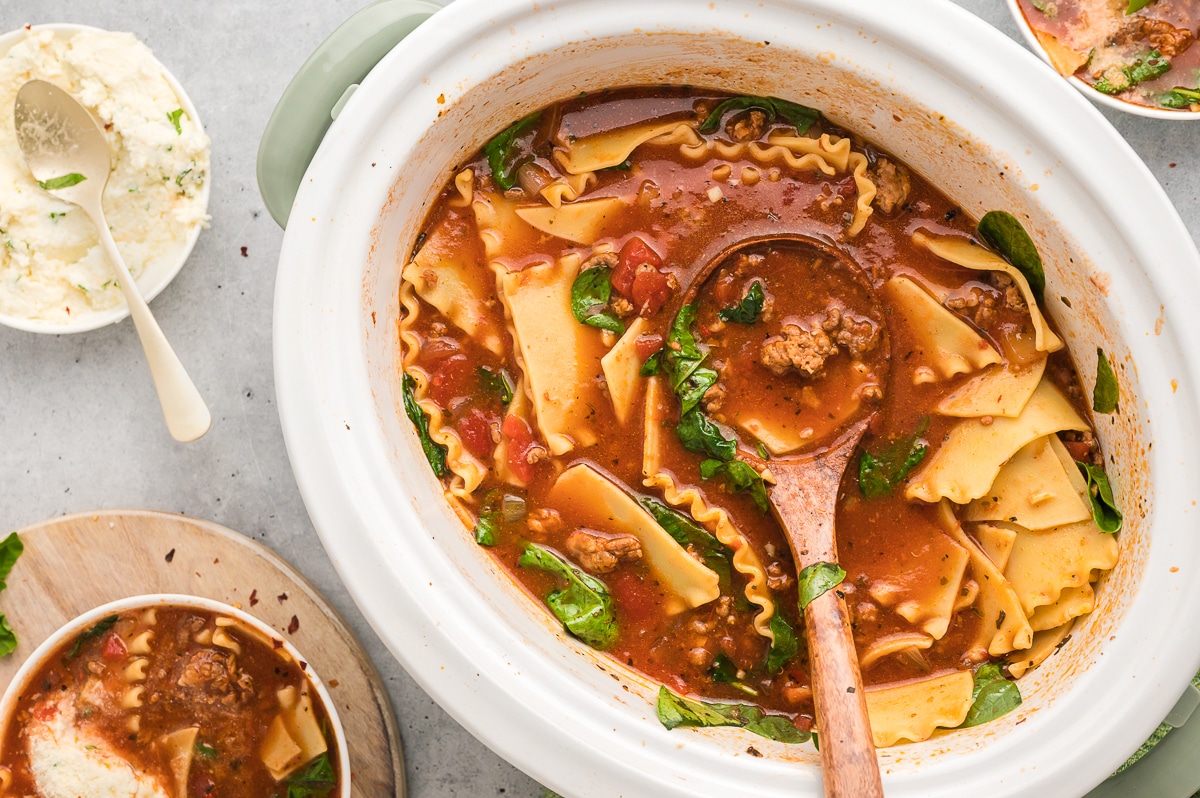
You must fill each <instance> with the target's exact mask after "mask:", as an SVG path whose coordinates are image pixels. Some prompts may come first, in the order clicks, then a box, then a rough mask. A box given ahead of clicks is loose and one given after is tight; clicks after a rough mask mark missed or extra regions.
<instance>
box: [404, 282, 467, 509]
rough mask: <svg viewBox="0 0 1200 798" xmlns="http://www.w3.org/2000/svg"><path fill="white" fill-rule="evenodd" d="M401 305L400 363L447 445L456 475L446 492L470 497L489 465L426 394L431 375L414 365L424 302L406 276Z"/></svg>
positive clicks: (438, 438)
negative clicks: (446, 423)
mask: <svg viewBox="0 0 1200 798" xmlns="http://www.w3.org/2000/svg"><path fill="white" fill-rule="evenodd" d="M400 305H401V307H402V308H403V312H402V313H401V314H400V324H399V328H400V360H401V367H402V369H403V371H404V373H405V374H408V375H409V376H410V377H412V379H413V383H414V387H413V396H414V398H415V399H416V400H417V405H418V406H419V407H420V408H421V410H422V411H423V412H424V413H425V416H426V418H427V419H428V424H429V437H430V438H431V439H432V440H433V441H434V442H435V443H440V444H441V445H442V446H445V447H446V467H447V468H448V469H449V470H450V473H451V474H452V475H453V476H452V477H451V478H450V487H449V488H448V489H447V492H448V493H449V494H450V495H451V496H454V497H456V498H459V499H467V498H469V497H470V495H471V494H472V493H473V492H474V491H475V489H476V488H478V487H479V484H480V483H481V482H483V478H484V477H485V476H486V475H487V467H486V466H485V465H484V464H483V463H481V462H479V461H478V460H477V459H475V457H474V456H473V455H472V454H471V453H470V452H468V451H467V450H466V449H464V448H463V445H462V439H460V438H459V437H458V433H457V432H455V431H454V430H453V429H451V428H450V427H446V426H444V425H443V424H442V418H443V416H442V408H440V407H439V406H438V404H437V403H436V402H434V401H433V400H432V399H430V398H428V396H427V394H428V386H429V375H427V374H426V373H425V371H424V370H423V369H421V368H419V367H417V366H416V365H415V362H416V359H417V357H418V355H419V354H420V352H421V338H420V336H419V335H417V334H416V333H415V332H414V331H413V325H414V324H416V322H417V318H418V317H419V315H420V313H421V304H420V302H419V301H418V300H417V296H416V290H415V289H414V288H413V285H412V283H409V282H407V281H404V280H402V281H401V282H400Z"/></svg>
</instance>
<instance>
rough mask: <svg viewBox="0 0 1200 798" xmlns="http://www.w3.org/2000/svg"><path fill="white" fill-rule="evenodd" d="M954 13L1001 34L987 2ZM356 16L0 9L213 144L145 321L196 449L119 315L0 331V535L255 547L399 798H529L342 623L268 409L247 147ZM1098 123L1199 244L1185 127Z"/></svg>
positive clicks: (147, 6)
mask: <svg viewBox="0 0 1200 798" xmlns="http://www.w3.org/2000/svg"><path fill="white" fill-rule="evenodd" d="M697 1H698V2H699V1H700V0H697ZM947 2H949V0H947ZM959 2H960V4H961V5H963V6H965V7H966V8H968V9H969V10H971V11H972V12H974V13H976V14H978V15H979V16H981V17H983V18H984V19H986V20H988V21H989V22H991V23H993V24H994V25H996V26H997V27H999V28H1000V29H1001V30H1003V31H1004V32H1005V33H1007V34H1009V35H1011V36H1013V37H1014V38H1018V35H1017V32H1016V28H1015V27H1014V25H1013V23H1012V22H1011V20H1010V19H1009V16H1008V12H1007V11H1006V10H1005V7H1004V5H1003V3H1002V2H1001V0H959ZM363 4H364V0H240V1H239V0H208V1H207V2H203V3H194V2H185V0H120V1H119V2H118V0H3V2H0V30H9V29H13V28H16V27H19V26H20V25H23V24H25V23H38V22H79V23H85V24H91V25H96V26H100V27H106V28H110V29H115V30H129V31H133V32H134V33H136V34H137V35H138V36H139V37H140V38H141V39H142V40H144V41H145V42H147V43H148V44H149V45H150V47H151V48H153V50H154V51H155V53H156V54H157V56H158V57H159V58H160V59H161V60H162V61H163V62H164V63H165V64H166V65H167V66H168V68H170V69H171V70H172V71H173V72H174V73H175V75H176V76H177V77H178V78H179V79H180V81H181V82H182V83H183V84H184V86H186V88H187V90H188V92H189V93H190V94H191V96H192V98H193V100H194V101H195V103H196V105H197V106H198V108H199V110H200V113H201V115H202V117H203V120H204V122H205V125H206V128H207V130H208V133H209V135H210V136H211V137H212V142H213V144H212V149H213V186H212V200H211V205H210V209H209V210H210V212H211V214H212V229H211V230H208V231H207V232H205V233H204V234H203V235H202V236H201V237H200V241H199V243H198V245H197V247H196V250H195V252H194V253H193V254H192V257H191V260H190V262H189V263H188V265H187V267H186V268H185V269H184V271H183V272H182V273H181V274H180V276H179V277H178V278H177V279H176V280H175V282H174V283H173V284H172V285H171V286H170V287H169V288H168V289H167V290H166V291H165V292H164V293H163V294H162V296H161V297H159V298H158V299H157V300H156V301H155V303H154V309H155V312H156V314H157V316H158V318H159V320H160V322H161V324H162V327H163V329H164V330H165V331H166V332H167V334H168V336H169V337H170V339H171V341H172V342H173V343H174V344H175V347H176V349H177V350H178V352H179V355H180V357H181V358H182V359H183V361H184V363H185V364H187V366H188V367H189V368H190V369H191V373H192V375H193V377H194V379H195V381H196V383H197V384H198V385H199V386H200V389H201V391H202V392H203V393H204V395H205V396H206V397H207V398H208V401H209V403H210V405H211V408H212V411H213V417H214V424H213V429H212V431H211V432H210V433H209V434H208V436H207V437H206V438H204V439H203V440H201V441H200V442H199V443H196V444H193V445H190V446H180V445H177V444H175V443H174V442H172V441H171V439H170V438H169V436H168V435H167V432H166V430H165V428H164V426H163V424H162V421H161V419H160V417H159V413H158V408H157V402H156V399H155V396H154V392H153V389H152V387H151V384H150V381H149V379H147V373H146V370H145V366H144V365H143V363H142V354H141V351H140V348H139V347H138V345H137V339H136V336H135V333H134V330H133V328H132V326H131V325H130V324H129V322H127V321H126V322H123V323H121V324H118V325H115V326H112V327H109V328H107V329H103V330H99V331H96V332H93V333H89V334H86V335H79V336H62V337H55V336H39V335H32V334H26V333H20V332H16V331H13V330H10V329H8V328H5V327H0V486H2V487H0V497H2V498H0V526H2V527H7V528H16V527H20V526H24V525H26V524H30V523H34V522H36V521H39V520H42V519H44V518H48V517H51V516H55V515H60V514H64V513H70V512H76V511H82V510H91V509H97V508H116V507H150V508H156V509H162V510H171V511H179V512H183V513H188V514H190V515H194V516H199V517H202V518H208V519H212V520H214V521H217V522H219V523H222V524H225V525H227V526H230V527H232V528H234V529H237V530H240V531H242V532H243V533H245V534H247V535H250V536H252V537H254V538H255V539H257V540H261V541H263V542H265V543H267V544H268V545H270V546H272V547H273V548H274V549H276V550H277V551H278V552H279V553H280V554H282V555H283V556H284V557H286V558H287V559H288V560H290V561H291V562H293V563H294V564H295V565H296V566H297V567H299V568H300V570H302V571H303V572H304V573H305V574H307V575H308V577H309V578H310V579H312V580H313V582H315V583H316V584H317V585H318V586H319V587H320V588H321V589H322V590H323V591H324V592H325V594H326V595H327V596H328V597H329V599H330V600H331V601H332V602H333V604H334V605H335V606H337V607H338V609H340V610H341V611H342V612H343V613H344V614H345V615H346V617H347V618H349V619H350V621H351V623H352V624H353V625H354V626H355V628H356V629H357V630H358V631H359V633H360V635H361V636H362V640H363V643H364V645H365V646H366V649H367V651H368V652H369V653H370V654H371V656H372V657H374V659H375V661H376V663H377V664H378V666H379V669H380V671H381V672H382V673H383V675H384V678H385V679H386V681H387V685H388V687H389V689H390V691H391V695H392V700H393V701H394V703H395V708H396V713H397V715H398V717H399V720H400V727H401V729H402V731H403V734H404V738H405V744H406V753H407V760H408V773H407V776H408V783H409V792H410V794H411V795H412V796H414V797H415V798H427V797H429V796H439V797H442V796H447V797H450V796H488V795H507V796H514V797H516V798H537V797H538V796H540V795H541V794H542V790H541V787H539V786H538V785H537V784H536V783H534V782H533V781H532V780H531V779H529V778H528V777H526V776H525V775H524V774H522V773H520V772H519V771H517V770H515V769H514V768H512V767H511V766H509V765H508V764H506V763H505V762H504V761H502V760H501V759H500V758H498V757H497V756H496V755H495V754H493V753H491V752H490V751H489V750H488V749H487V748H485V747H484V746H483V745H482V744H480V743H479V742H478V741H477V740H475V739H474V738H473V737H472V736H471V735H470V734H468V733H467V732H466V731H465V730H463V729H462V728H461V727H460V726H459V725H458V724H457V723H455V722H454V721H453V720H452V719H451V718H449V717H448V716H447V715H446V714H445V713H444V712H443V711H442V710H441V709H440V708H439V707H438V706H437V705H436V704H434V703H433V701H431V700H430V699H429V697H428V696H426V695H425V693H424V692H423V691H422V690H421V689H420V688H419V687H418V686H417V685H416V684H415V683H414V682H413V681H412V680H411V679H410V678H409V677H408V675H407V674H406V673H405V672H404V671H403V670H402V669H401V668H400V667H399V665H397V663H396V662H395V660H394V659H392V657H391V656H390V655H389V654H388V652H387V651H386V650H385V649H384V648H383V646H382V645H381V644H380V643H379V641H378V640H377V639H376V637H375V635H374V634H373V633H372V632H371V629H370V627H369V626H368V625H367V624H366V623H365V621H364V620H363V619H362V617H361V616H360V615H359V614H358V612H357V610H356V608H355V607H354V605H353V603H352V602H351V600H350V599H349V597H348V595H347V593H346V591H345V589H344V588H343V587H342V585H341V584H340V583H339V581H338V579H337V576H336V575H335V574H334V571H333V569H332V567H331V566H330V564H329V561H328V560H327V559H326V557H325V553H324V551H323V549H322V548H321V545H320V542H319V541H318V539H317V536H316V534H315V532H314V531H313V528H312V525H311V523H310V522H309V519H308V515H307V514H306V512H305V510H304V505H303V503H302V501H301V498H300V495H299V493H298V491H297V489H296V485H295V482H294V481H293V479H292V472H291V469H290V467H289V464H288V459H287V454H286V452H285V450H284V445H283V438H282V434H281V432H280V428H279V421H278V418H277V416H276V412H275V399H274V386H273V380H272V368H271V325H270V320H271V301H272V291H273V287H274V280H275V263H276V258H277V256H278V253H279V246H280V241H281V239H282V235H283V234H282V231H281V230H280V229H279V228H278V227H276V226H275V224H274V222H272V221H271V219H270V218H269V217H268V216H267V214H266V212H265V210H264V209H263V206H262V202H261V200H260V199H259V196H258V191H257V188H256V185H255V177H254V158H255V152H256V148H257V145H258V138H259V135H260V133H261V131H262V129H263V127H264V125H265V124H266V121H267V117H268V116H269V114H270V112H271V109H272V108H273V107H274V104H275V100H276V99H277V98H278V96H279V94H280V93H281V92H282V91H283V88H284V87H285V86H286V85H287V83H288V81H289V80H290V78H291V76H292V74H293V73H294V72H295V70H296V69H297V67H299V66H300V64H301V63H302V62H303V61H304V59H305V58H306V57H307V56H308V54H309V53H310V52H311V51H312V49H313V48H314V47H315V46H316V45H317V44H318V43H319V42H320V41H321V40H322V38H324V37H325V36H326V35H327V34H328V33H329V32H330V31H332V30H333V29H334V28H335V27H336V26H337V25H338V23H340V22H341V21H342V20H343V19H345V18H346V17H347V16H349V15H350V14H351V13H353V12H354V11H355V10H357V8H359V7H360V6H361V5H363ZM1105 115H1106V116H1107V117H1108V118H1109V119H1110V120H1111V121H1112V122H1113V124H1115V125H1116V126H1117V128H1118V129H1119V130H1120V131H1121V132H1122V133H1123V134H1124V135H1125V136H1126V138H1127V139H1128V140H1129V142H1130V144H1132V145H1133V147H1134V149H1135V150H1136V151H1137V152H1138V154H1139V155H1140V156H1141V157H1142V158H1143V159H1144V160H1145V161H1146V163H1147V165H1148V166H1149V167H1150V169H1151V171H1153V172H1154V174H1155V176H1156V177H1157V178H1158V179H1159V180H1160V181H1161V182H1162V184H1163V185H1164V187H1165V188H1166V190H1167V192H1168V193H1169V194H1170V196H1171V198H1172V200H1173V201H1174V202H1175V204H1176V206H1177V207H1178V208H1179V210H1180V212H1181V213H1182V214H1183V218H1184V220H1185V222H1186V223H1187V225H1188V228H1189V230H1191V231H1192V233H1193V235H1196V233H1197V232H1198V231H1200V202H1197V197H1198V195H1200V147H1197V143H1198V142H1200V123H1194V124H1190V125H1185V124H1168V123H1162V122H1155V121H1152V120H1144V119H1138V118H1135V117H1132V116H1128V115H1124V114H1118V113H1115V112H1109V111H1106V112H1105ZM243 248H244V250H243ZM243 251H244V252H245V253H246V254H245V255H244V256H243V254H242V252H243ZM15 622H16V623H17V625H18V628H19V623H20V621H19V619H15Z"/></svg>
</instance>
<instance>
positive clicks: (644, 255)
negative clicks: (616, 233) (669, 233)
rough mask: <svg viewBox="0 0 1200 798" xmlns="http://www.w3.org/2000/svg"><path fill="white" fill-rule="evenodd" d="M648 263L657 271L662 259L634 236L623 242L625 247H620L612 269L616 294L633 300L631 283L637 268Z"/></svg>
mask: <svg viewBox="0 0 1200 798" xmlns="http://www.w3.org/2000/svg"><path fill="white" fill-rule="evenodd" d="M644 263H648V264H650V265H651V266H653V267H654V268H655V269H657V268H658V267H659V266H662V258H660V257H658V253H656V252H655V251H654V250H652V249H650V245H649V244H647V243H646V242H645V241H643V240H642V239H640V238H638V237H637V236H634V237H633V238H631V239H629V240H628V241H626V242H625V246H623V247H621V254H620V255H619V256H618V259H617V268H615V269H613V273H612V286H613V288H614V289H615V290H616V292H617V293H618V294H620V295H621V296H623V297H625V298H626V299H632V298H633V281H634V277H635V276H636V274H637V268H638V266H641V265H642V264H644Z"/></svg>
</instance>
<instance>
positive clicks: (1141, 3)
mask: <svg viewBox="0 0 1200 798" xmlns="http://www.w3.org/2000/svg"><path fill="white" fill-rule="evenodd" d="M1153 2H1154V0H1129V6H1128V7H1127V8H1126V9H1125V16H1129V15H1130V14H1132V13H1134V12H1135V11H1141V10H1142V9H1143V8H1145V7H1146V6H1148V5H1150V4H1151V3H1153Z"/></svg>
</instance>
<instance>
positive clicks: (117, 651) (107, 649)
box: [100, 632, 129, 659]
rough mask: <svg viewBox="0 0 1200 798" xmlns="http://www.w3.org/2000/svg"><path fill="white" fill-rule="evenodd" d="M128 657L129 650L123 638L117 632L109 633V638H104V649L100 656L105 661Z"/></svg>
mask: <svg viewBox="0 0 1200 798" xmlns="http://www.w3.org/2000/svg"><path fill="white" fill-rule="evenodd" d="M128 655H129V648H128V647H127V646H126V645H125V641H124V640H122V639H121V636H120V635H119V634H117V633H116V632H109V633H108V637H106V638H104V648H102V649H101V650H100V656H102V657H104V658H105V659H125V657H126V656H128Z"/></svg>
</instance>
